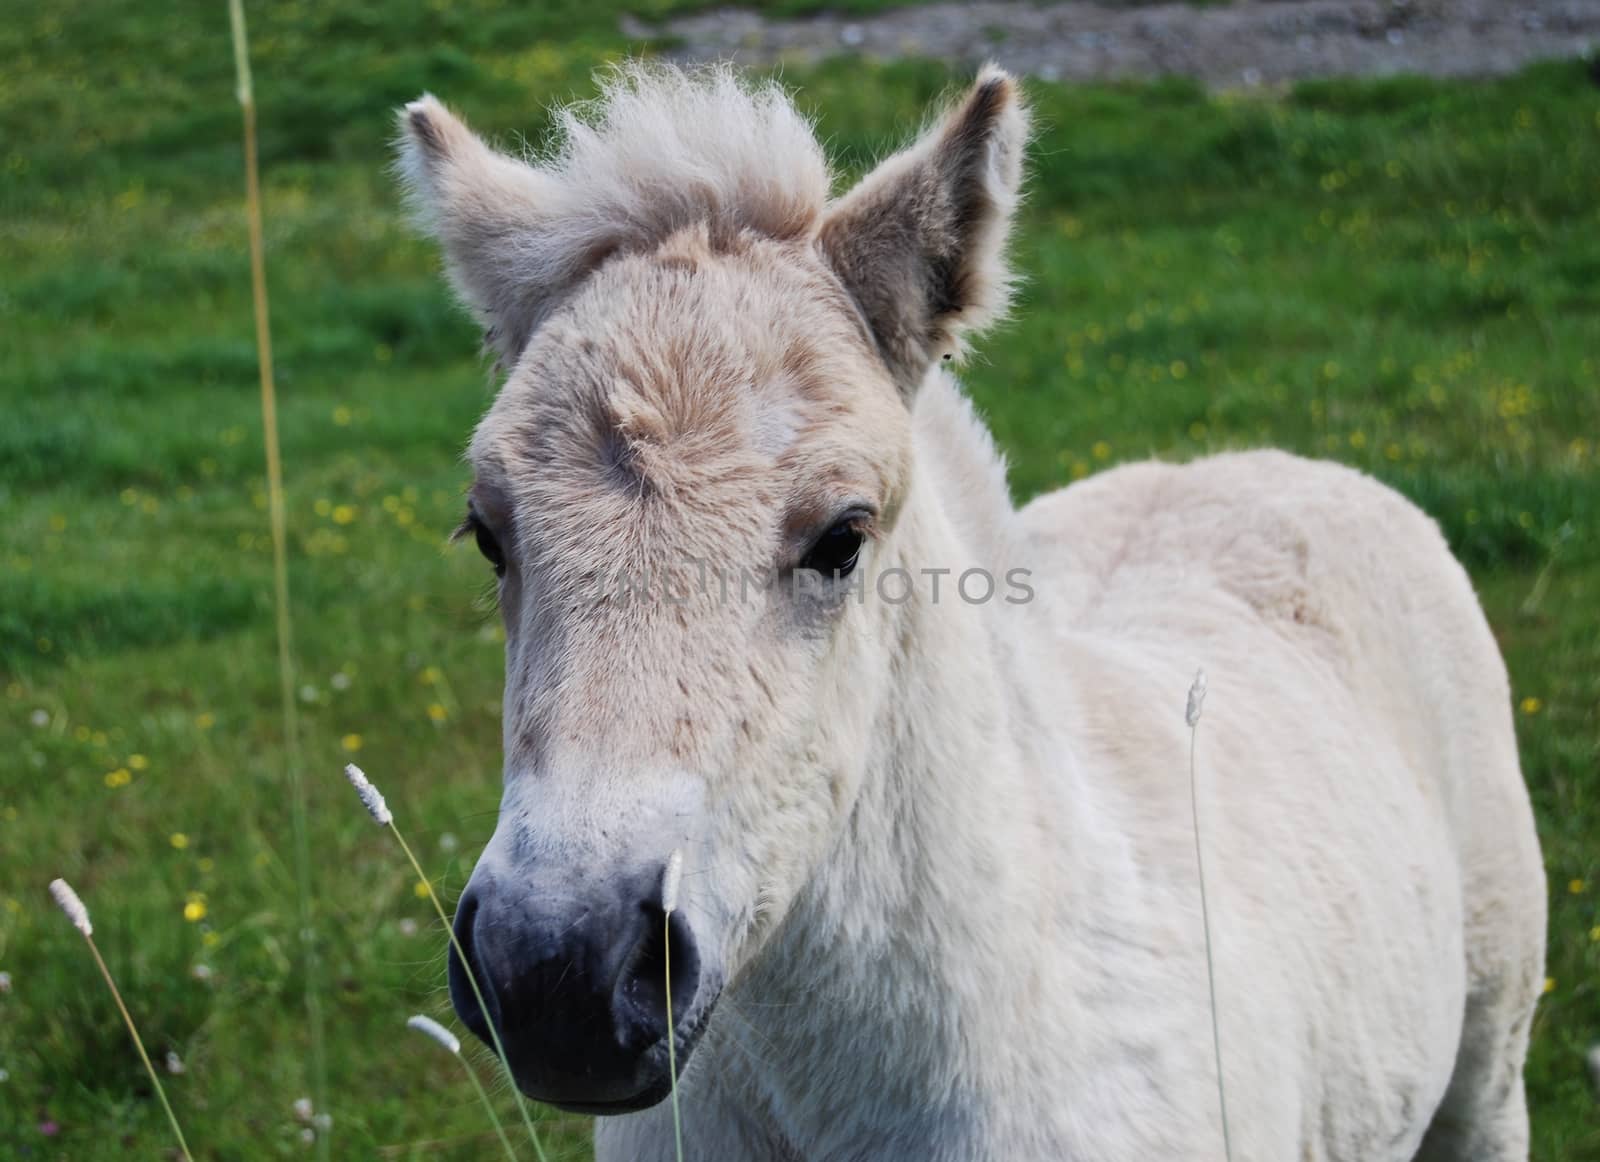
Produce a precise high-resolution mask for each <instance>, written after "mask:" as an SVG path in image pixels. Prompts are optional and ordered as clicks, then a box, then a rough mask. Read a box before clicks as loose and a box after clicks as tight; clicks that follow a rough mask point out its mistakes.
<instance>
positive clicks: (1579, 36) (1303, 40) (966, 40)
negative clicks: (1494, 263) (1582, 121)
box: [626, 0, 1600, 88]
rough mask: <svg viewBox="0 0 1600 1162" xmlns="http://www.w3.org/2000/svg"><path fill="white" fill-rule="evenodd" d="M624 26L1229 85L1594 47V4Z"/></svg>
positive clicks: (1038, 72)
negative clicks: (1167, 76)
mask: <svg viewBox="0 0 1600 1162" xmlns="http://www.w3.org/2000/svg"><path fill="white" fill-rule="evenodd" d="M626 30H627V31H628V32H629V33H630V34H632V35H647V34H649V33H651V32H654V33H656V34H657V35H659V34H661V33H665V34H667V35H668V36H671V37H675V38H677V39H678V40H679V41H680V44H679V46H678V48H677V49H676V50H674V51H675V55H677V56H678V57H679V58H680V59H686V60H708V59H713V58H724V57H732V58H733V59H736V60H739V61H741V62H744V63H747V64H770V63H772V62H774V61H780V60H815V59H816V58H818V57H821V56H826V55H831V54H836V53H843V52H859V53H862V54H865V55H867V56H871V57H880V58H888V57H899V56H928V57H938V58H943V59H945V60H950V61H955V62H959V63H961V64H964V65H967V66H969V67H970V66H973V65H976V64H978V63H980V62H982V61H984V60H997V61H999V62H1000V63H1001V64H1002V65H1005V66H1006V67H1008V68H1011V69H1013V70H1016V71H1018V72H1023V73H1029V74H1032V75H1034V76H1038V77H1043V78H1046V79H1050V80H1106V79H1111V78H1119V77H1149V76H1156V75H1161V74H1182V75H1185V76H1192V77H1197V78H1200V79H1201V80H1203V81H1204V82H1206V83H1207V84H1208V85H1211V86H1213V87H1217V88H1233V87H1240V86H1244V87H1249V86H1254V85H1262V84H1272V83H1274V82H1281V81H1291V80H1297V79H1300V78H1304V77H1326V76H1338V75H1363V76H1383V75H1387V74H1392V73H1427V74H1430V75H1433V76H1481V75H1491V74H1497V73H1506V72H1512V71H1514V70H1516V69H1518V68H1521V67H1522V66H1523V65H1524V64H1527V63H1528V62H1529V61H1533V60H1537V59H1540V58H1543V57H1570V56H1583V55H1588V54H1589V53H1590V52H1592V51H1595V50H1600V0H1542V2H1536V3H1528V2H1520V0H1297V2H1289V0H1276V2H1269V0H1239V2H1236V3H1232V4H1226V5H1220V6H1210V7H1201V8H1194V7H1190V6H1188V5H1186V4H1161V5H1155V6H1136V7H1126V6H1118V7H1111V6H1104V7H1103V6H1101V5H1099V4H1092V3H1082V2H1071V3H1051V4H1038V3H1028V2H1017V0H992V2H986V3H975V4H929V5H925V6H920V7H914V8H897V9H890V10H888V11H885V12H881V13H878V14H876V15H872V16H866V17H845V16H836V15H827V14H823V15H818V16H812V17H806V18H802V19H797V20H769V19H767V18H765V17H763V16H761V15H759V14H758V13H754V12H750V11H746V10H742V9H735V8H727V9H720V10H717V11H714V12H707V13H703V14H699V15H695V16H689V17H683V18H680V19H676V20H672V21H668V22H667V23H666V24H664V25H662V26H660V27H659V28H655V27H650V26H644V25H639V24H636V23H634V22H631V21H630V22H628V24H627V29H626Z"/></svg>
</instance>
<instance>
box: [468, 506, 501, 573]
mask: <svg viewBox="0 0 1600 1162" xmlns="http://www.w3.org/2000/svg"><path fill="white" fill-rule="evenodd" d="M472 535H473V537H474V538H476V539H477V542H478V552H480V553H482V554H483V557H484V560H486V561H488V562H489V564H491V565H493V566H494V575H495V576H496V577H504V576H505V575H506V555H505V554H504V553H503V552H501V551H500V542H499V541H497V540H495V536H494V534H493V533H491V532H490V531H489V528H488V526H487V525H485V524H484V523H483V522H482V521H481V520H478V519H477V518H475V517H474V518H472Z"/></svg>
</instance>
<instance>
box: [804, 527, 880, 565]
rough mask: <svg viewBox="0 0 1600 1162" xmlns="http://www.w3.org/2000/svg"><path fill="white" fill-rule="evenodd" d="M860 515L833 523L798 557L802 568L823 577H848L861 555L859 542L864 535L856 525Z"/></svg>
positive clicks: (864, 537)
mask: <svg viewBox="0 0 1600 1162" xmlns="http://www.w3.org/2000/svg"><path fill="white" fill-rule="evenodd" d="M860 519H861V518H860V517H851V518H849V519H847V520H842V521H840V522H839V523H838V524H836V525H834V526H833V527H832V528H831V529H829V530H828V531H827V532H825V533H823V534H822V536H820V537H818V538H817V543H816V544H814V545H812V546H811V548H809V549H807V550H806V555H805V556H804V557H802V558H801V559H800V567H801V568H802V569H810V570H813V571H814V572H817V573H821V574H822V575H823V576H825V577H848V576H849V575H850V573H851V572H852V571H853V570H854V569H855V567H856V561H857V560H858V559H859V558H860V556H861V542H862V541H863V540H865V539H866V535H865V534H864V533H863V532H862V531H861V529H860V528H859V527H857V522H859V520H860Z"/></svg>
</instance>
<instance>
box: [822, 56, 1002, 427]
mask: <svg viewBox="0 0 1600 1162" xmlns="http://www.w3.org/2000/svg"><path fill="white" fill-rule="evenodd" d="M1027 138H1028V117H1027V111H1026V110H1025V109H1024V108H1023V105H1022V98H1021V94H1020V93H1019V91H1018V87H1017V82H1016V81H1015V80H1014V79H1013V78H1012V77H1011V76H1010V75H1009V74H1007V73H1005V72H1003V71H1001V70H1000V69H998V68H996V67H994V66H993V65H990V66H988V67H986V68H985V69H984V70H983V72H982V73H980V74H979V76H978V80H977V82H976V83H975V84H974V85H973V87H972V89H971V90H970V91H969V92H968V93H967V94H966V95H965V96H964V97H963V98H962V99H961V101H960V103H959V104H957V105H956V106H955V108H954V109H952V110H951V111H950V112H949V113H947V114H946V115H945V116H944V118H943V119H942V120H941V121H940V123H939V124H938V125H937V126H935V127H934V128H933V129H931V130H930V131H929V132H928V133H926V134H925V135H924V136H923V137H922V138H921V140H919V141H918V142H917V143H916V144H915V145H913V146H912V147H911V148H910V149H907V150H905V151H904V152H902V153H897V154H895V155H894V156H893V157H891V158H889V159H888V160H887V161H885V162H883V163H882V164H881V165H879V166H878V167H877V168H876V169H875V170H873V171H872V172H871V173H870V174H868V175H867V176H866V177H865V178H863V179H862V181H861V183H860V184H859V185H858V186H856V188H855V189H853V190H851V191H850V192H849V193H848V194H846V195H845V196H844V197H842V198H840V199H839V200H838V201H837V202H836V203H834V205H833V206H832V207H830V209H829V211H828V216H827V219H826V221H824V222H823V225H822V231H821V235H820V242H821V246H822V249H823V252H824V253H825V254H826V255H827V257H828V260H829V262H830V263H831V264H832V265H833V268H834V270H835V271H836V272H837V273H838V275H839V277H840V278H841V279H842V280H843V281H844V284H845V286H846V288H847V289H848V290H849V291H850V293H851V295H852V296H853V297H854V298H855V300H856V303H857V305H859V306H860V308H861V311H862V313H863V314H864V315H865V316H866V320H867V324H868V326H870V327H871V329H872V332H873V335H874V337H875V338H876V339H877V342H878V350H879V352H880V353H881V354H882V356H883V359H884V361H885V362H886V363H888V365H889V370H890V371H891V372H892V373H893V375H894V379H895V382H896V383H898V384H899V385H900V388H901V390H902V391H904V392H905V393H907V394H908V395H909V394H910V393H911V392H912V391H914V390H915V389H916V387H917V385H918V384H919V383H921V382H922V377H923V376H924V374H926V372H927V370H928V366H929V365H930V364H931V363H932V362H933V361H934V360H935V359H937V358H940V357H941V356H943V357H952V356H954V355H956V354H958V353H959V352H960V350H961V339H962V333H963V332H965V331H969V330H972V329H974V328H978V327H981V326H983V325H984V324H985V323H988V322H990V321H992V320H993V319H994V318H996V317H997V316H998V315H1000V314H1001V313H1002V312H1003V311H1004V310H1005V307H1006V301H1007V299H1008V297H1009V295H1010V289H1011V281H1012V278H1011V272H1010V271H1009V270H1008V269H1007V267H1006V261H1005V245H1006V234H1007V231H1008V229H1009V227H1010V224H1011V214H1012V210H1013V209H1014V208H1015V206H1016V203H1017V190H1018V187H1019V186H1020V184H1021V181H1022V154H1023V150H1024V147H1025V146H1026V145H1027Z"/></svg>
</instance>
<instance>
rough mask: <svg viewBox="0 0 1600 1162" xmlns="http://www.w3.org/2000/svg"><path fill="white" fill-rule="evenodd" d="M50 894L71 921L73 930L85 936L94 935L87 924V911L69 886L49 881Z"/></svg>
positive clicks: (62, 881)
mask: <svg viewBox="0 0 1600 1162" xmlns="http://www.w3.org/2000/svg"><path fill="white" fill-rule="evenodd" d="M50 894H51V895H52V896H54V897H55V900H56V903H57V905H59V906H60V908H61V910H62V911H63V912H65V913H66V914H67V919H68V920H71V921H72V926H73V927H74V928H76V929H77V930H78V931H79V932H82V933H83V934H84V935H85V936H93V935H94V925H93V924H91V923H89V909H88V908H85V907H84V906H83V901H82V900H80V899H78V893H77V892H75V891H73V890H72V885H71V884H69V883H67V881H66V880H51V881H50Z"/></svg>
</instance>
